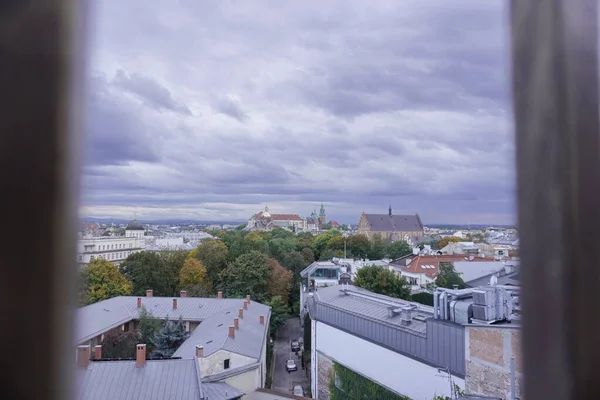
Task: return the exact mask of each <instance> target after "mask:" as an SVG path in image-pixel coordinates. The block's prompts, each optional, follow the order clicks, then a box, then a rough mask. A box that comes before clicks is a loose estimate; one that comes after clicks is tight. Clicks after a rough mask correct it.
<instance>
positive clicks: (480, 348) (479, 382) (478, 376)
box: [465, 325, 523, 400]
mask: <svg viewBox="0 0 600 400" xmlns="http://www.w3.org/2000/svg"><path fill="white" fill-rule="evenodd" d="M465 333H466V334H465V341H466V343H465V351H466V355H465V358H466V377H465V382H466V392H467V393H468V394H473V395H480V396H497V397H501V398H503V399H505V400H509V399H511V396H510V395H511V393H510V381H511V379H510V362H511V358H514V360H515V361H514V364H515V387H516V390H515V392H516V393H515V395H516V397H517V398H519V397H521V379H522V377H523V375H522V371H523V370H522V363H521V362H522V358H521V336H520V329H518V328H510V327H506V325H502V327H501V328H499V327H490V326H473V325H471V326H467V327H466V332H465Z"/></svg>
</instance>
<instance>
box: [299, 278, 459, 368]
mask: <svg viewBox="0 0 600 400" xmlns="http://www.w3.org/2000/svg"><path fill="white" fill-rule="evenodd" d="M344 289H347V290H346V291H345V292H344ZM311 293H312V296H309V297H308V300H307V308H308V310H309V314H310V317H311V319H315V320H317V321H319V322H321V323H325V324H327V325H330V326H332V327H335V328H337V329H339V330H341V331H345V332H347V333H349V334H351V335H354V336H356V337H359V338H361V339H363V340H367V341H370V342H372V343H375V344H377V345H379V346H382V347H384V348H387V349H390V350H391V351H395V352H397V353H400V354H402V355H404V356H407V357H410V358H413V359H415V360H418V361H419V362H423V363H425V364H428V365H432V366H434V367H437V368H447V367H448V368H450V371H452V373H453V374H454V375H456V376H461V377H464V375H465V356H464V354H465V353H464V352H465V349H464V346H465V339H464V327H463V326H461V325H459V324H455V323H451V322H449V321H443V320H439V319H434V318H433V308H432V307H428V306H425V305H422V304H418V303H410V302H408V301H404V300H400V299H395V298H391V297H388V296H383V295H379V294H375V293H372V292H369V291H368V290H365V289H361V288H357V287H355V286H352V285H337V286H331V287H326V288H321V289H319V290H318V291H315V292H311ZM407 304H413V305H416V307H417V308H416V310H413V311H412V322H411V323H410V325H408V326H405V325H402V324H401V322H400V318H401V317H400V315H397V314H395V315H392V316H390V314H389V311H390V309H391V308H394V309H397V308H400V307H401V306H402V305H407Z"/></svg>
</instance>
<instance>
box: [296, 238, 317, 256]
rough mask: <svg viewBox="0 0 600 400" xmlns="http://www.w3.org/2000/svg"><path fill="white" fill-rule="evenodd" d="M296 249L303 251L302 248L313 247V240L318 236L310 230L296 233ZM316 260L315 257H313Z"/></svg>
mask: <svg viewBox="0 0 600 400" xmlns="http://www.w3.org/2000/svg"><path fill="white" fill-rule="evenodd" d="M295 238H296V250H298V251H302V249H305V248H309V249H312V245H313V241H314V240H315V238H316V236H313V234H312V233H310V232H300V233H298V234H296V236H295ZM313 260H314V257H313Z"/></svg>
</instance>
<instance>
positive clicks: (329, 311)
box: [302, 285, 518, 400]
mask: <svg viewBox="0 0 600 400" xmlns="http://www.w3.org/2000/svg"><path fill="white" fill-rule="evenodd" d="M514 291H518V288H514V287H513V288H511V289H507V288H506V287H485V288H478V289H465V290H449V289H437V290H436V291H435V293H434V306H433V307H428V306H424V305H422V304H417V303H411V302H408V301H404V300H399V299H395V298H390V297H387V296H382V295H379V294H375V293H372V292H369V291H367V290H364V289H361V288H358V287H354V286H351V285H339V286H335V287H327V288H321V289H319V290H318V291H316V292H313V293H310V294H309V295H308V298H307V301H306V303H305V307H304V308H303V310H302V316H304V315H305V314H306V313H308V315H309V316H310V320H311V323H310V327H308V326H306V324H305V327H304V329H310V330H311V342H312V347H311V389H312V393H313V396H314V397H315V398H317V399H321V400H323V399H328V398H329V395H330V388H331V387H332V385H337V384H338V383H337V376H336V373H335V368H334V366H335V364H339V365H341V366H343V367H345V368H347V369H349V370H351V371H353V372H354V373H356V374H358V375H360V376H362V377H364V378H367V379H368V380H370V381H372V382H374V383H376V384H377V385H379V386H381V387H383V388H385V389H387V390H389V391H391V392H393V393H396V394H398V395H403V396H407V397H409V398H411V399H431V398H433V397H434V396H435V395H445V396H452V395H453V393H451V387H454V385H456V386H458V387H459V388H461V389H462V390H465V388H466V389H468V390H469V389H475V388H481V387H482V385H481V384H478V383H477V382H478V381H477V379H479V380H481V379H485V378H483V375H482V373H480V370H478V369H477V367H478V365H479V364H477V362H478V360H480V359H483V360H484V362H485V360H486V359H485V358H478V354H479V355H480V353H477V352H475V353H473V352H472V351H473V345H474V344H475V343H476V342H475V341H473V342H469V341H468V340H467V338H468V336H466V333H465V329H466V328H465V326H469V327H471V324H473V327H482V328H483V327H484V326H487V325H489V324H491V323H493V322H498V321H506V320H515V319H516V318H517V317H515V313H516V312H517V311H518V300H515V299H518V297H517V296H516V295H515V292H514ZM469 335H470V333H469ZM479 336H482V335H479ZM483 336H485V335H483ZM473 337H474V338H477V334H474V336H473ZM471 343H473V345H472V344H471ZM479 357H483V356H481V355H480V356H479ZM503 360H504V359H503ZM503 360H502V362H500V361H498V364H502V365H499V366H498V368H505V367H506V366H505V363H503V362H504V361H503ZM468 362H469V363H471V364H469V365H470V367H467V363H468ZM469 368H470V369H469ZM469 372H470V373H471V375H470V378H471V379H470V381H469V382H471V383H470V386H469V385H467V381H468V379H467V377H468V375H467V374H468V373H469ZM478 385H479V386H478ZM336 387H337V386H336ZM475 392H478V393H479V394H480V395H489V393H485V392H486V389H485V388H483V389H481V390H475Z"/></svg>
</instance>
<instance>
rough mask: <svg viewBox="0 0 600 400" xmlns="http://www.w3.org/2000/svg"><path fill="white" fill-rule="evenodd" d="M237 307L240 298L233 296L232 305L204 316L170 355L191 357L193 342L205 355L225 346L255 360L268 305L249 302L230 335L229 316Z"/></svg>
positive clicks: (240, 304)
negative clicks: (233, 334)
mask: <svg viewBox="0 0 600 400" xmlns="http://www.w3.org/2000/svg"><path fill="white" fill-rule="evenodd" d="M240 308H243V300H242V299H239V300H237V304H236V305H235V306H232V307H230V308H228V309H226V310H222V311H220V312H218V313H215V314H213V315H212V316H210V317H209V318H206V319H205V320H204V321H203V322H202V323H201V324H200V325H199V326H198V327H197V328H196V329H194V331H193V332H192V334H191V336H190V337H189V338H188V339H187V340H186V341H185V342H184V343H183V344H182V345H181V347H179V349H177V351H176V352H175V353H174V354H173V357H182V358H192V357H194V356H195V354H196V346H197V345H202V346H203V347H204V356H205V357H207V356H209V355H211V354H213V353H215V352H217V351H219V350H227V351H230V352H232V353H236V354H241V355H245V356H248V357H252V358H255V359H256V360H259V359H260V356H261V354H262V347H263V346H264V345H265V342H266V337H267V331H268V329H269V318H270V314H271V310H270V307H268V306H265V305H263V304H260V303H256V302H254V301H252V302H250V304H249V305H248V309H246V310H244V317H243V318H240V319H239V329H237V330H236V331H235V337H234V338H231V337H229V327H230V326H233V319H234V318H236V317H237V316H238V313H239V309H240ZM261 315H262V316H264V317H265V323H264V324H261V323H260V316H261ZM232 367H233V366H232Z"/></svg>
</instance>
